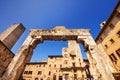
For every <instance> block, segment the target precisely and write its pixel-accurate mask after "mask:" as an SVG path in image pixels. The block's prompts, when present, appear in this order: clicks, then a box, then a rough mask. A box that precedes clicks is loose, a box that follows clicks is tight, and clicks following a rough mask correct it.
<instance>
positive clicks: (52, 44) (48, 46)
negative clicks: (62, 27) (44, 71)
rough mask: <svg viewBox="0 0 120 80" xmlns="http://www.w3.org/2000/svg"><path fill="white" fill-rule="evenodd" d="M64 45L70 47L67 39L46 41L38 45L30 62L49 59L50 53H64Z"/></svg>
mask: <svg viewBox="0 0 120 80" xmlns="http://www.w3.org/2000/svg"><path fill="white" fill-rule="evenodd" d="M63 47H68V43H67V41H44V42H43V43H40V44H38V45H37V46H36V48H35V49H34V51H33V55H32V58H31V60H30V62H41V61H44V60H47V58H48V55H62V48H63Z"/></svg>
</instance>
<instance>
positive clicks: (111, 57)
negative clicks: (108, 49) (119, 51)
mask: <svg viewBox="0 0 120 80" xmlns="http://www.w3.org/2000/svg"><path fill="white" fill-rule="evenodd" d="M109 57H110V59H111V60H112V61H116V60H117V58H116V57H115V55H114V54H113V53H112V54H111V55H110V56H109Z"/></svg>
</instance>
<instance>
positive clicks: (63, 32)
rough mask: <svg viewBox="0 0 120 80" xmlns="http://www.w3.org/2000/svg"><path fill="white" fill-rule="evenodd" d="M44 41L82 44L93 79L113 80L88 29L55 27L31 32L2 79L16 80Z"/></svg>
mask: <svg viewBox="0 0 120 80" xmlns="http://www.w3.org/2000/svg"><path fill="white" fill-rule="evenodd" d="M44 40H76V42H77V43H82V44H83V45H84V48H85V49H86V52H87V56H88V59H89V62H90V66H91V72H93V74H92V75H93V77H94V78H95V79H98V78H99V77H100V78H102V79H103V80H108V79H111V80H114V78H113V75H112V73H111V72H110V70H109V67H108V66H107V65H106V63H105V62H104V59H103V58H102V57H101V56H100V55H99V54H100V50H99V49H98V47H97V46H96V43H95V41H94V39H93V38H92V36H91V34H90V31H89V29H66V28H64V27H57V28H54V29H51V30H39V29H37V30H36V29H33V30H31V31H30V34H29V35H28V37H27V38H26V40H25V41H24V43H23V45H22V46H21V48H20V49H19V51H18V52H17V54H16V56H15V57H14V58H13V60H12V61H11V63H10V65H9V66H8V68H7V71H6V72H5V74H4V75H3V77H2V79H3V80H9V79H10V80H18V78H19V76H20V74H21V72H22V70H23V69H24V64H25V63H26V62H28V61H30V58H31V56H32V54H33V52H32V51H33V49H34V48H35V47H36V45H37V44H39V43H42V42H43V41H44ZM18 72H19V73H18ZM16 74H17V75H16Z"/></svg>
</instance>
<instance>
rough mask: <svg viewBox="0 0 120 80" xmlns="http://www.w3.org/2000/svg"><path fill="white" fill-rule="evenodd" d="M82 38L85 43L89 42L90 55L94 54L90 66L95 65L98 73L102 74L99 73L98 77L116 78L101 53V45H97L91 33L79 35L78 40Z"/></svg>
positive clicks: (112, 79) (103, 79)
mask: <svg viewBox="0 0 120 80" xmlns="http://www.w3.org/2000/svg"><path fill="white" fill-rule="evenodd" d="M81 39H82V40H84V44H87V49H88V52H89V55H91V56H92V57H91V60H89V62H90V66H94V67H95V70H96V71H97V72H98V73H100V75H99V74H96V75H98V77H97V78H98V79H102V80H109V79H111V80H115V79H114V77H113V75H112V73H111V71H110V69H109V67H108V65H107V63H106V62H105V60H104V58H103V57H102V56H101V55H100V50H99V47H98V46H97V45H96V43H95V41H94V39H93V38H92V37H91V36H90V35H89V36H78V42H80V40H81ZM92 60H93V61H92ZM91 64H93V65H91ZM93 77H94V76H93Z"/></svg>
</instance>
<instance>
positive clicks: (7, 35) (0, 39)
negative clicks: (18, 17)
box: [0, 23, 25, 77]
mask: <svg viewBox="0 0 120 80" xmlns="http://www.w3.org/2000/svg"><path fill="white" fill-rule="evenodd" d="M24 30H25V28H24V26H23V25H22V24H18V23H17V24H13V25H11V26H10V27H9V28H8V29H7V30H5V31H4V32H3V33H2V34H0V77H2V75H3V74H4V73H5V70H6V68H7V67H8V65H9V64H10V62H11V60H12V59H13V57H14V54H13V52H12V51H11V48H12V47H13V46H14V44H15V43H16V42H17V40H18V39H19V37H20V36H21V35H22V33H23V32H24Z"/></svg>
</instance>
